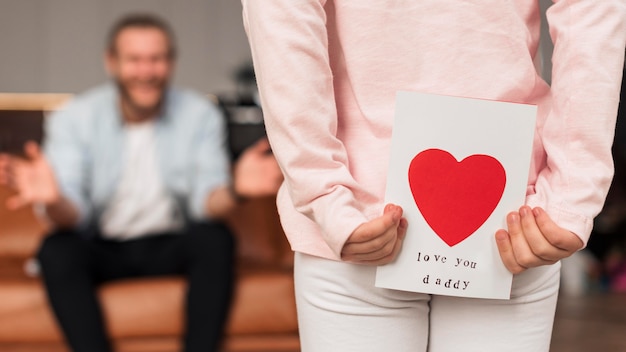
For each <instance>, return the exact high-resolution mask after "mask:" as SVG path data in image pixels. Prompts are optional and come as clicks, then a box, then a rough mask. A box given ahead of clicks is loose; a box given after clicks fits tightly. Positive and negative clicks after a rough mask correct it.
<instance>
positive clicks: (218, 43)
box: [0, 0, 251, 94]
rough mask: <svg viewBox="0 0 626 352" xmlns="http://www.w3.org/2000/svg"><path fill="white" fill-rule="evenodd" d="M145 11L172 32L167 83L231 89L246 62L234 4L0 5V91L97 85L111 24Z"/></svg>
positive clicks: (42, 0)
mask: <svg viewBox="0 0 626 352" xmlns="http://www.w3.org/2000/svg"><path fill="white" fill-rule="evenodd" d="M138 11H139V12H150V13H154V14H156V15H159V16H160V17H162V18H164V19H165V20H166V21H168V22H169V23H170V24H171V26H172V27H173V29H174V33H175V34H176V38H177V41H178V47H179V52H180V56H179V58H178V64H177V71H176V74H175V81H174V83H175V84H176V85H178V86H183V87H188V88H193V89H196V90H198V91H200V92H204V93H218V92H223V91H230V90H234V89H235V82H234V80H233V75H234V73H235V72H236V70H237V69H239V68H240V67H242V66H244V65H246V64H249V63H250V62H251V57H250V49H249V47H248V42H247V39H246V35H245V32H244V29H243V25H242V19H241V3H240V2H239V1H237V0H181V1H173V0H131V1H127V0H0V62H1V63H2V64H1V65H0V92H29V93H74V94H75V93H79V92H82V91H83V90H85V89H87V88H90V87H92V86H94V85H95V84H99V83H100V82H102V81H104V79H105V78H106V74H105V71H104V67H103V64H102V55H103V52H104V43H105V38H106V34H107V31H108V29H109V27H110V26H111V25H112V23H113V22H114V21H115V20H117V19H118V18H119V17H121V16H122V15H124V14H127V13H129V12H138Z"/></svg>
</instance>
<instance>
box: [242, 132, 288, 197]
mask: <svg viewBox="0 0 626 352" xmlns="http://www.w3.org/2000/svg"><path fill="white" fill-rule="evenodd" d="M233 178H234V181H233V182H234V190H235V192H236V193H237V195H239V196H242V197H262V196H270V195H275V194H276V192H277V191H278V188H279V187H280V185H281V183H282V182H283V175H282V173H281V171H280V168H279V167H278V163H277V162H276V158H274V155H272V153H271V151H270V144H269V142H268V141H267V139H265V138H263V139H261V140H259V141H258V142H256V143H255V144H254V145H252V146H250V147H248V149H246V150H245V151H244V152H243V154H242V155H241V157H240V158H239V161H237V163H236V164H235V169H234V172H233Z"/></svg>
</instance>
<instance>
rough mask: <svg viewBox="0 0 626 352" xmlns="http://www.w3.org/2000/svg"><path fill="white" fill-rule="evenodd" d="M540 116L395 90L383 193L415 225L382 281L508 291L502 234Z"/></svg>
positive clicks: (497, 294)
mask: <svg viewBox="0 0 626 352" xmlns="http://www.w3.org/2000/svg"><path fill="white" fill-rule="evenodd" d="M535 115H536V106H534V105H526V104H516V103H508V102H499V101H490V100H480V99H469V98H459V97H450V96H441V95H431V94H421V93H415V92H405V91H401V92H398V94H397V100H396V112H395V120H394V126H393V137H392V143H391V157H390V163H389V171H388V175H387V189H386V195H385V200H386V202H387V203H394V204H398V205H400V206H402V208H403V209H404V216H405V217H406V219H407V220H408V222H409V227H408V232H407V235H406V238H405V240H404V244H403V248H402V251H401V252H400V254H399V256H398V258H397V259H396V260H395V261H394V262H393V263H391V264H388V265H384V266H379V267H378V269H377V273H376V286H377V287H384V288H391V289H398V290H405V291H414V292H423V293H430V294H439V295H447V296H461V297H476V298H493V299H508V298H510V291H511V281H512V275H511V273H510V272H509V271H508V270H507V269H506V268H505V267H504V264H502V260H501V259H500V255H499V253H498V249H497V246H496V242H495V233H496V231H497V230H498V229H501V228H505V229H506V214H508V213H509V212H510V211H513V210H517V209H519V207H520V206H521V205H523V204H524V199H525V195H526V185H527V182H528V173H529V167H530V157H531V151H532V142H533V136H534V129H535Z"/></svg>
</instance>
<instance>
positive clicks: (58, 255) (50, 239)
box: [37, 231, 88, 277]
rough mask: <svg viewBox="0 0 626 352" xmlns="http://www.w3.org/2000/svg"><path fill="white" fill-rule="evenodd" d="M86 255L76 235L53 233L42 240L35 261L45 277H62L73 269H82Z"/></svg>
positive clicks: (84, 247) (80, 240)
mask: <svg viewBox="0 0 626 352" xmlns="http://www.w3.org/2000/svg"><path fill="white" fill-rule="evenodd" d="M87 259H88V255H87V253H86V246H85V244H84V243H83V240H82V239H80V238H79V236H78V234H76V233H73V232H65V231H64V232H55V233H52V234H50V235H49V236H46V238H45V239H44V240H43V242H42V244H41V246H40V248H39V252H38V253H37V260H38V262H39V265H40V267H41V270H42V271H43V274H44V275H45V276H48V277H50V276H58V275H64V274H65V273H67V272H69V271H70V270H72V269H73V268H76V267H84V266H85V265H86V260H87Z"/></svg>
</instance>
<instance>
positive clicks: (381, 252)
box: [341, 204, 408, 265]
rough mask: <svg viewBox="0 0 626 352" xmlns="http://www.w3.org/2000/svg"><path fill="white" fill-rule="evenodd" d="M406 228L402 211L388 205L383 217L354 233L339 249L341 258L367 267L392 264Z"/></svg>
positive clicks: (367, 223)
mask: <svg viewBox="0 0 626 352" xmlns="http://www.w3.org/2000/svg"><path fill="white" fill-rule="evenodd" d="M407 227H408V223H407V221H406V219H405V218H403V217H402V208H401V207H399V206H397V205H393V204H387V205H386V206H385V210H384V211H383V215H382V216H380V217H378V218H376V219H373V220H371V221H368V222H366V223H364V224H361V225H360V226H359V227H357V228H356V230H354V232H353V233H352V234H351V235H350V237H349V238H348V240H347V241H346V244H345V245H344V246H343V248H342V250H341V259H342V260H344V261H347V262H352V263H357V264H369V265H384V264H388V263H391V262H392V261H393V260H394V259H395V258H396V256H397V255H398V253H399V252H400V248H401V247H402V241H403V240H404V236H405V235H406V229H407Z"/></svg>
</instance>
